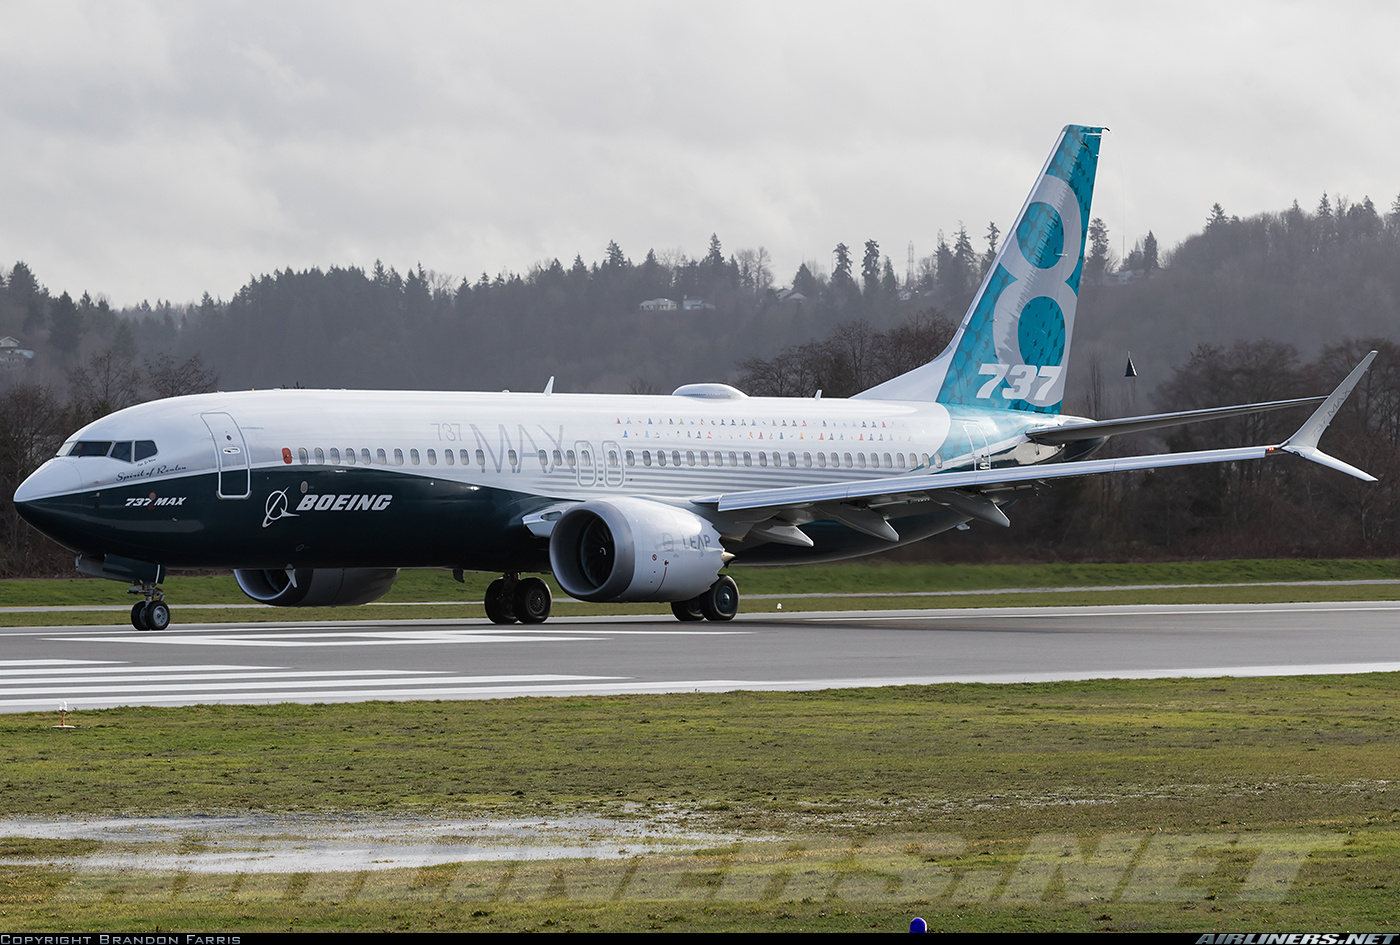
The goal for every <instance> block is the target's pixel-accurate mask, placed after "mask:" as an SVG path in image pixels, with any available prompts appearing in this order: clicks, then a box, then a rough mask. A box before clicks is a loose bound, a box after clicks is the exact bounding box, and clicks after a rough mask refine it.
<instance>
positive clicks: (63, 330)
mask: <svg viewBox="0 0 1400 945" xmlns="http://www.w3.org/2000/svg"><path fill="white" fill-rule="evenodd" d="M82 340H83V318H82V314H81V313H80V312H79V311H78V306H77V305H76V304H75V303H74V302H73V299H72V297H71V296H70V295H69V294H68V293H67V292H65V293H63V294H62V295H60V296H59V297H58V298H57V299H56V300H55V301H54V303H53V311H52V312H51V313H50V315H49V344H51V345H53V347H54V349H55V350H56V351H58V353H59V354H61V355H63V357H64V359H65V360H69V359H71V358H72V357H73V356H74V355H76V354H77V353H78V345H79V344H80V343H81V342H82Z"/></svg>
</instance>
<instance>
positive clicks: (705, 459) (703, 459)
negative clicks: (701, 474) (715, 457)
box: [700, 450, 710, 466]
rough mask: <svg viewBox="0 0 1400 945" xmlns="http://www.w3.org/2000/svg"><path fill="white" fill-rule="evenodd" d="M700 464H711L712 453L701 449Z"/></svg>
mask: <svg viewBox="0 0 1400 945" xmlns="http://www.w3.org/2000/svg"><path fill="white" fill-rule="evenodd" d="M700 465H701V466H708V465H710V454H709V453H707V452H705V451H704V450H701V451H700Z"/></svg>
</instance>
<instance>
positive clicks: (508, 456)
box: [506, 450, 520, 469]
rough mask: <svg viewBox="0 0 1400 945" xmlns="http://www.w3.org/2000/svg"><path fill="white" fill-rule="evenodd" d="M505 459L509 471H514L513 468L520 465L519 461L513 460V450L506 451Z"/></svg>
mask: <svg viewBox="0 0 1400 945" xmlns="http://www.w3.org/2000/svg"><path fill="white" fill-rule="evenodd" d="M506 459H508V460H509V461H510V468H511V469H514V468H515V467H517V466H519V465H520V461H519V460H518V459H516V458H515V450H508V451H507V452H506Z"/></svg>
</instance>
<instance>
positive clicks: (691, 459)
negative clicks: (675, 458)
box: [685, 450, 695, 466]
mask: <svg viewBox="0 0 1400 945" xmlns="http://www.w3.org/2000/svg"><path fill="white" fill-rule="evenodd" d="M685 464H686V465H687V466H694V465H695V450H686V451H685Z"/></svg>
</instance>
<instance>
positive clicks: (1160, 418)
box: [1026, 397, 1327, 446]
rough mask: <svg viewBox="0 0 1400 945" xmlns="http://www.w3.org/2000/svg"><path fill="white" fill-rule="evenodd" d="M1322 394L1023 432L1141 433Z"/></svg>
mask: <svg viewBox="0 0 1400 945" xmlns="http://www.w3.org/2000/svg"><path fill="white" fill-rule="evenodd" d="M1326 399H1327V398H1325V397H1299V398H1297V399H1295V400H1272V401H1269V402H1267V403H1262V404H1241V405H1239V406H1237V407H1208V408H1206V409H1205V410H1182V411H1179V412H1177V413H1156V414H1151V415H1148V416H1145V417H1124V418H1122V419H1119V420H1091V421H1089V422H1087V423H1065V424H1061V425H1060V426H1057V427H1045V428H1043V429H1040V430H1031V431H1029V432H1027V433H1026V439H1028V440H1030V441H1032V442H1033V443H1044V444H1047V445H1052V446H1053V445H1059V444H1062V443H1075V442H1078V441H1080V440H1088V439H1092V438H1094V437H1099V436H1120V435H1122V434H1124V433H1141V432H1142V431H1144V430H1160V429H1162V428H1164V427H1176V426H1183V425H1185V424H1188V423H1201V422H1203V421H1206V420H1223V419H1225V418H1226V417H1240V416H1244V415H1246V414H1251V413H1266V412H1268V411H1270V410H1283V409H1284V408H1286V407H1302V406H1304V405H1308V406H1311V405H1312V404H1320V403H1322V402H1323V401H1324V400H1326Z"/></svg>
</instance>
